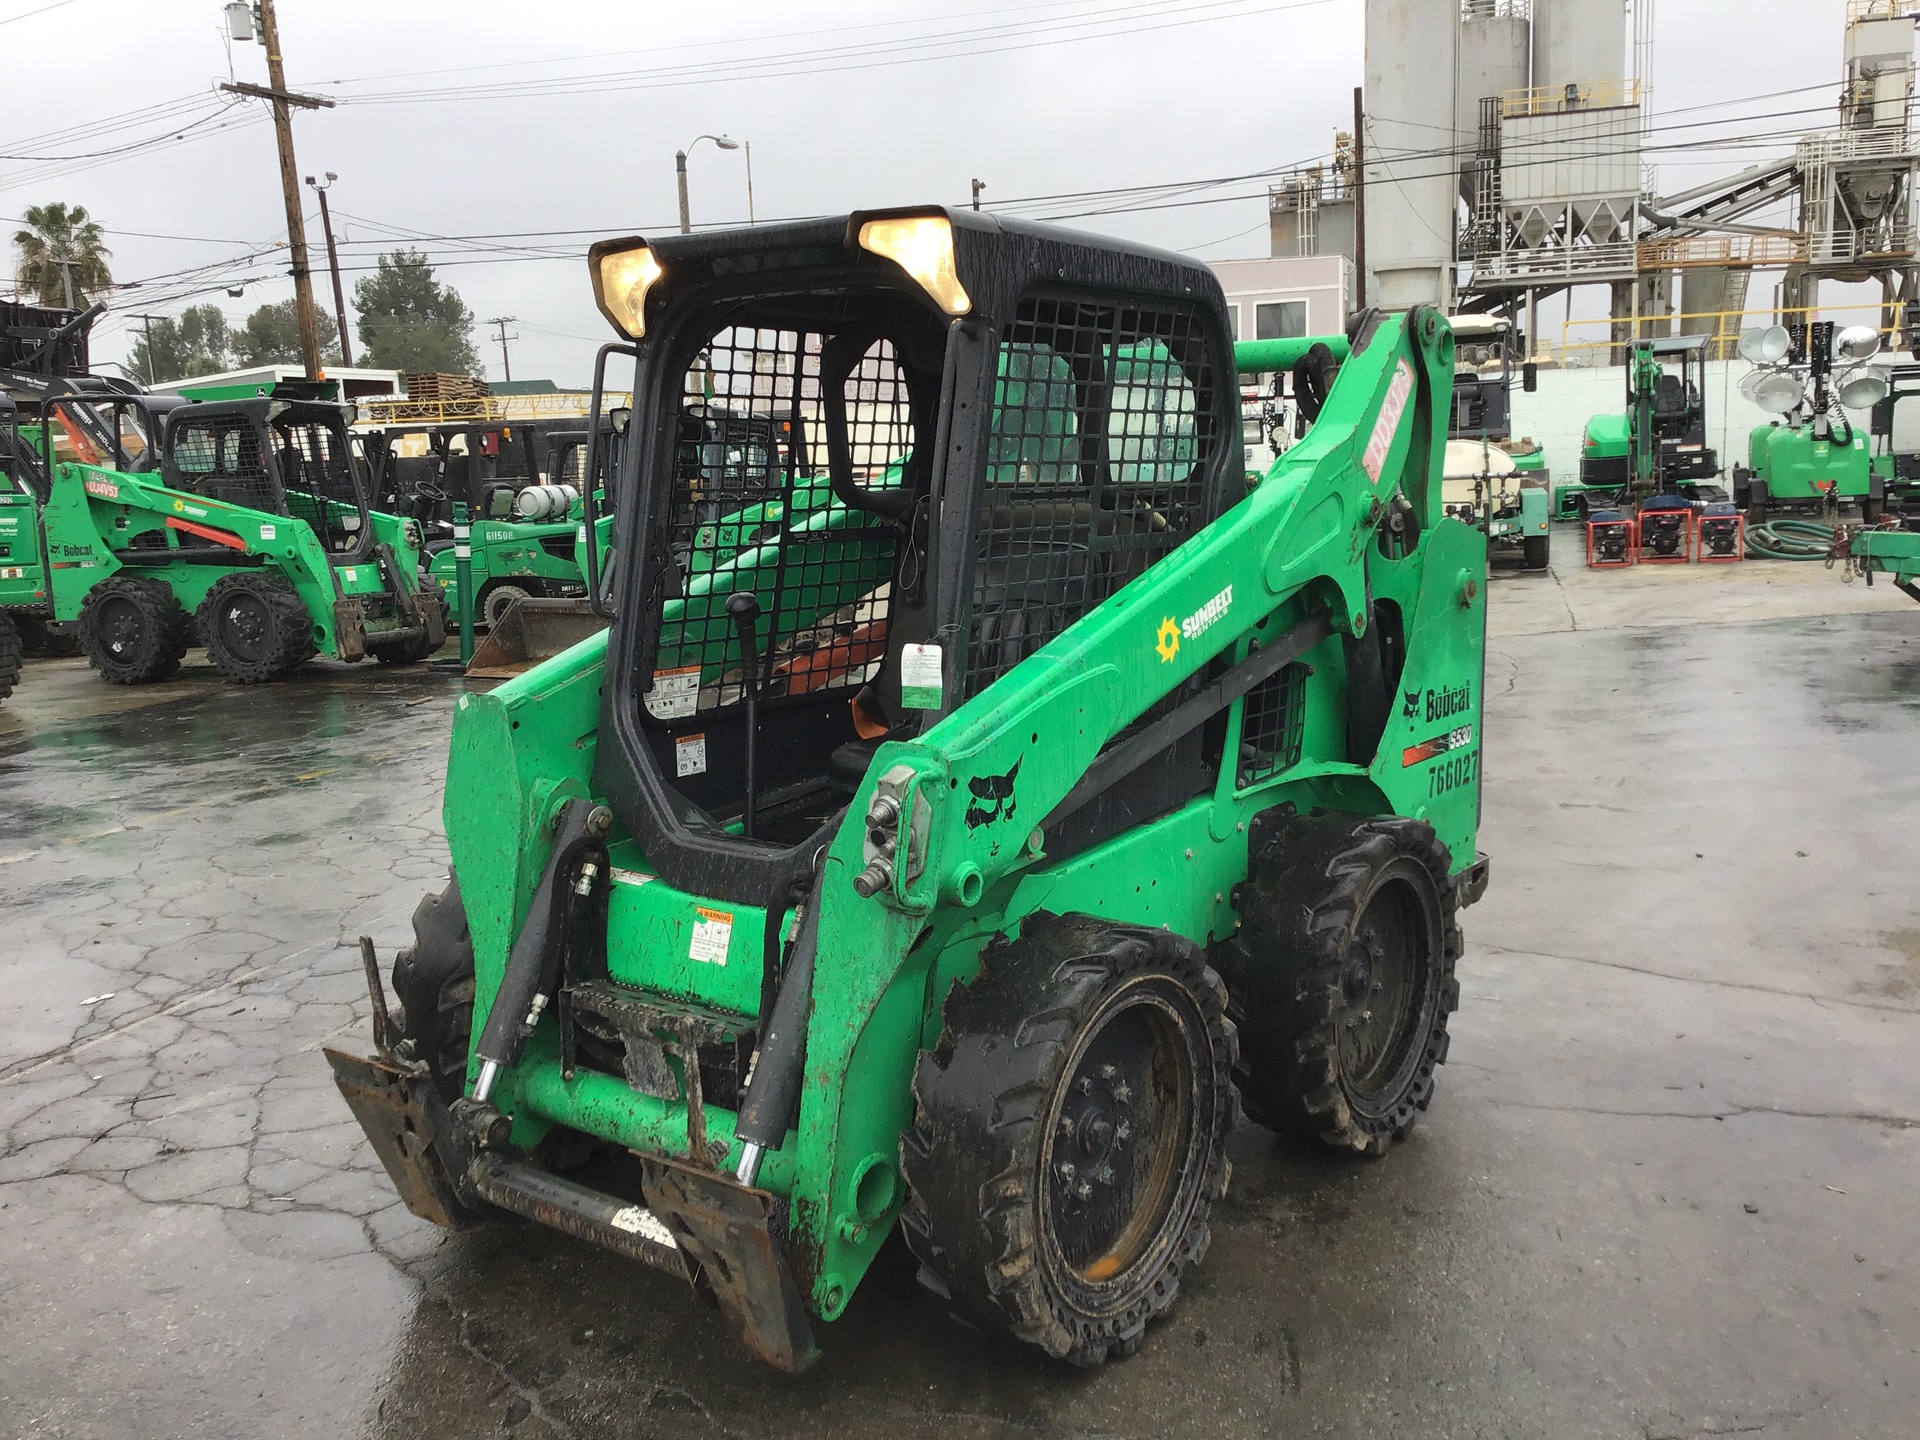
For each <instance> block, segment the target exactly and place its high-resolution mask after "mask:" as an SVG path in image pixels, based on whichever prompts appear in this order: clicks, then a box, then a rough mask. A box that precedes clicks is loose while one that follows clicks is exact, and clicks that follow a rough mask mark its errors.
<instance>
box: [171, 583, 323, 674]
mask: <svg viewBox="0 0 1920 1440" xmlns="http://www.w3.org/2000/svg"><path fill="white" fill-rule="evenodd" d="M195 619H196V620H197V621H198V623H199V627H200V640H201V643H202V644H204V645H205V646H206V647H207V658H208V659H209V660H211V661H212V662H213V664H214V668H215V669H216V670H218V671H219V672H220V673H221V674H222V675H224V676H226V677H227V679H229V680H231V681H233V682H234V683H235V684H237V685H259V684H261V683H263V682H265V681H268V680H279V679H281V678H283V677H284V676H286V675H289V674H291V673H292V672H293V671H295V670H297V669H299V668H300V666H302V665H304V664H305V663H306V662H307V661H308V660H310V659H312V658H313V655H314V648H315V647H314V643H313V621H312V619H311V617H309V616H308V614H307V607H306V606H305V605H303V604H302V603H301V601H300V597H299V595H298V594H296V593H295V592H294V588H293V586H292V585H290V584H288V583H287V579H286V577H285V576H283V575H274V574H270V573H266V572H262V571H257V570H247V571H240V572H237V573H235V574H232V575H223V576H221V577H220V578H219V579H218V580H216V581H214V582H213V587H212V588H211V589H209V590H208V591H207V598H206V599H204V600H202V601H201V602H200V609H199V610H198V611H197V612H196V614H195Z"/></svg>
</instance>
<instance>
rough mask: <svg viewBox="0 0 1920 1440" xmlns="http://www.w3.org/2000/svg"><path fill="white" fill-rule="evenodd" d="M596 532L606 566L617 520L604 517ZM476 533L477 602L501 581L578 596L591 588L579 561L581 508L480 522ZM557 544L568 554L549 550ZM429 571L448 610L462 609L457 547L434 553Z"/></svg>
mask: <svg viewBox="0 0 1920 1440" xmlns="http://www.w3.org/2000/svg"><path fill="white" fill-rule="evenodd" d="M594 528H595V530H596V532H597V533H598V535H599V537H600V563H601V565H602V566H604V565H605V564H606V563H607V548H608V546H609V545H610V544H611V543H612V542H611V536H612V533H613V517H612V516H611V515H606V514H602V515H601V516H600V517H599V518H598V521H597V522H596V524H595V527H594ZM472 535H473V539H472V547H473V554H472V557H471V559H470V561H469V564H470V566H471V572H470V573H471V574H472V576H473V587H474V597H475V602H476V604H477V603H478V602H479V600H480V599H481V597H483V596H484V595H485V593H486V591H487V588H488V586H490V585H494V584H498V583H501V582H505V583H507V584H514V585H520V586H522V587H524V588H525V589H527V590H528V591H529V592H531V593H533V594H554V593H562V592H564V593H568V594H573V593H578V592H581V591H583V590H584V589H585V587H586V583H587V577H586V573H585V571H584V570H583V569H582V568H581V565H580V562H579V560H578V559H577V558H575V557H577V556H578V555H579V553H580V541H581V540H582V539H583V538H584V535H585V516H584V513H583V512H582V511H581V510H580V508H579V507H578V506H576V507H575V513H574V514H573V515H572V516H570V517H568V518H567V519H565V520H560V521H526V520H475V521H474V522H473V525H472ZM556 540H557V541H560V542H562V543H563V545H564V548H565V550H566V553H565V554H564V555H557V554H555V553H554V552H553V550H551V549H549V548H548V544H549V543H550V542H553V541H556ZM427 573H428V574H430V575H431V576H433V578H434V579H435V580H437V581H439V582H440V587H441V588H442V589H443V590H445V591H446V592H447V604H448V606H449V607H450V608H451V607H456V606H458V605H459V603H460V575H459V565H458V562H457V558H456V556H455V554H454V550H453V547H452V546H450V545H449V546H445V547H443V548H442V549H440V550H438V551H436V552H435V553H434V555H433V558H432V560H431V562H430V563H429V564H428V566H427ZM528 582H533V583H531V584H529V583H528Z"/></svg>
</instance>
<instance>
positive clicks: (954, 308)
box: [860, 215, 973, 315]
mask: <svg viewBox="0 0 1920 1440" xmlns="http://www.w3.org/2000/svg"><path fill="white" fill-rule="evenodd" d="M860 248H861V249H862V250H865V251H868V252H870V253H871V254H874V255H879V256H882V257H884V258H885V259H888V260H891V261H893V263H894V264H896V265H898V266H899V267H900V268H901V269H902V270H904V271H906V272H907V274H909V275H911V276H912V277H913V278H914V280H915V281H916V282H918V284H919V286H920V288H921V289H922V290H924V291H926V292H927V294H929V295H931V296H932V297H933V300H934V303H935V304H936V305H938V306H939V307H940V308H941V309H942V310H944V311H946V312H947V313H948V314H949V315H964V314H966V313H967V311H969V310H971V309H972V308H973V301H972V300H970V299H969V298H968V297H967V291H966V287H965V286H963V285H962V284H961V283H960V275H959V272H958V271H956V270H955V269H954V265H953V225H952V223H951V222H950V221H949V220H948V219H947V217H946V216H944V215H905V216H895V217H893V218H890V219H885V220H869V221H867V222H866V223H865V224H863V225H862V226H861V227H860Z"/></svg>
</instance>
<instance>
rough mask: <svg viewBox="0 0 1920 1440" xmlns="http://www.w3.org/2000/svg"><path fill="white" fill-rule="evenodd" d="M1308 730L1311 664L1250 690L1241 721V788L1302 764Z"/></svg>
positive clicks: (1295, 667)
mask: <svg viewBox="0 0 1920 1440" xmlns="http://www.w3.org/2000/svg"><path fill="white" fill-rule="evenodd" d="M1306 731H1307V667H1306V666H1305V665H1301V664H1297V663H1296V664H1293V665H1289V666H1287V668H1286V669H1284V670H1282V671H1281V672H1280V673H1279V674H1278V675H1270V676H1268V677H1267V678H1266V679H1265V680H1262V681H1261V682H1260V683H1259V684H1258V685H1256V686H1254V687H1253V689H1251V690H1249V691H1248V692H1247V698H1246V705H1245V709H1244V710H1243V711H1242V712H1241V720H1240V788H1241V789H1242V790H1244V789H1246V788H1247V787H1248V786H1249V785H1256V784H1258V783H1259V782H1260V781H1262V780H1265V779H1266V778H1267V777H1268V776H1269V775H1277V774H1278V773H1279V772H1280V771H1282V770H1285V769H1288V768H1290V767H1291V766H1294V765H1298V764H1299V763H1300V755H1301V750H1302V747H1303V745H1304V744H1305V741H1306Z"/></svg>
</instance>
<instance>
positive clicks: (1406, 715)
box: [1400, 690, 1420, 720]
mask: <svg viewBox="0 0 1920 1440" xmlns="http://www.w3.org/2000/svg"><path fill="white" fill-rule="evenodd" d="M1419 713H1420V692H1419V691H1418V690H1409V691H1407V694H1406V703H1405V704H1403V705H1402V706H1401V707H1400V714H1401V717H1402V718H1403V719H1407V720H1411V719H1413V717H1414V716H1416V715H1418V714H1419Z"/></svg>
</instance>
